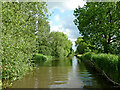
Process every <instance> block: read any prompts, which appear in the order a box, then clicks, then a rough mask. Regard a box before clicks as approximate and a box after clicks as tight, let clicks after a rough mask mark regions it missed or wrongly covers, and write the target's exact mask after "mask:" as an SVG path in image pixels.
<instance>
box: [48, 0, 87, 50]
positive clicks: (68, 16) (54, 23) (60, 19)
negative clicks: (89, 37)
mask: <svg viewBox="0 0 120 90" xmlns="http://www.w3.org/2000/svg"><path fill="white" fill-rule="evenodd" d="M47 4H48V10H49V12H50V13H51V16H50V17H49V22H50V27H51V28H50V31H51V32H52V31H54V32H56V31H59V32H63V33H65V34H67V36H68V39H69V40H71V41H72V43H73V49H74V50H76V47H75V41H76V40H77V37H79V36H80V34H79V30H78V29H77V27H76V26H75V25H74V22H73V20H74V19H75V17H74V15H73V13H74V10H75V8H77V7H78V6H80V7H83V6H84V4H85V2H84V1H82V0H64V1H63V0H61V1H60V0H56V1H55V0H52V1H51V0H48V2H47Z"/></svg>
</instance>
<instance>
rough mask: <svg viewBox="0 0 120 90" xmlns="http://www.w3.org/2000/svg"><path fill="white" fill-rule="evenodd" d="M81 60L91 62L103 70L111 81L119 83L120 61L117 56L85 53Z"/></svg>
mask: <svg viewBox="0 0 120 90" xmlns="http://www.w3.org/2000/svg"><path fill="white" fill-rule="evenodd" d="M82 59H83V60H91V61H92V62H94V63H95V65H96V66H97V67H98V68H100V69H101V70H103V71H104V72H105V73H106V74H107V75H108V76H109V77H110V78H111V79H112V80H114V81H116V82H120V81H119V80H120V77H119V76H120V74H119V73H120V61H119V58H118V56H117V55H112V54H94V53H85V54H84V55H83V56H82Z"/></svg>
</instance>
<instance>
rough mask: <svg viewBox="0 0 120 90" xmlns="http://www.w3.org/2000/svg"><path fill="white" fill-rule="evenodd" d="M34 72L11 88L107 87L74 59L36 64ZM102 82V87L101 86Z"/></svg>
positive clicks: (106, 84)
mask: <svg viewBox="0 0 120 90" xmlns="http://www.w3.org/2000/svg"><path fill="white" fill-rule="evenodd" d="M36 67H37V68H36V70H35V71H34V72H33V73H30V74H28V75H26V76H25V77H24V78H23V79H21V80H18V81H16V82H14V83H13V86H12V88H90V87H92V88H98V87H100V88H101V87H104V86H106V87H107V86H109V85H108V83H106V82H105V81H104V80H102V81H100V79H98V78H99V77H96V74H94V73H91V71H90V70H89V68H86V66H85V65H84V63H83V62H81V63H78V60H77V58H76V57H73V58H66V59H62V60H59V59H57V60H51V61H46V62H43V63H39V64H38V63H37V64H36ZM103 82H104V85H103Z"/></svg>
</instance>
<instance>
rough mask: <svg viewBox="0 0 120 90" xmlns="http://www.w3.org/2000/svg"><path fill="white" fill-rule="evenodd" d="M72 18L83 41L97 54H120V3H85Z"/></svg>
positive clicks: (76, 10) (75, 11)
mask: <svg viewBox="0 0 120 90" xmlns="http://www.w3.org/2000/svg"><path fill="white" fill-rule="evenodd" d="M74 16H75V17H76V19H75V20H74V23H75V25H76V26H77V27H78V29H79V31H80V34H81V35H82V36H83V39H84V40H85V41H87V42H89V43H90V44H91V45H94V46H95V47H96V48H97V50H98V51H99V52H103V53H112V54H120V42H119V40H120V29H119V28H120V20H119V16H120V2H87V3H86V5H84V7H83V8H81V7H78V8H76V9H75V10H74Z"/></svg>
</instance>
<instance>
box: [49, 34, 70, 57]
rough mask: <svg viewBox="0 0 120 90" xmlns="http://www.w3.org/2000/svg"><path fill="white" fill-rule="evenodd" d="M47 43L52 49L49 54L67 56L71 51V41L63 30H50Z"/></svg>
mask: <svg viewBox="0 0 120 90" xmlns="http://www.w3.org/2000/svg"><path fill="white" fill-rule="evenodd" d="M49 44H50V46H51V47H50V48H51V49H52V52H51V55H52V56H56V57H63V56H69V54H70V53H72V42H71V41H70V40H68V37H67V35H66V34H64V33H63V32H51V33H50V35H49Z"/></svg>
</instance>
